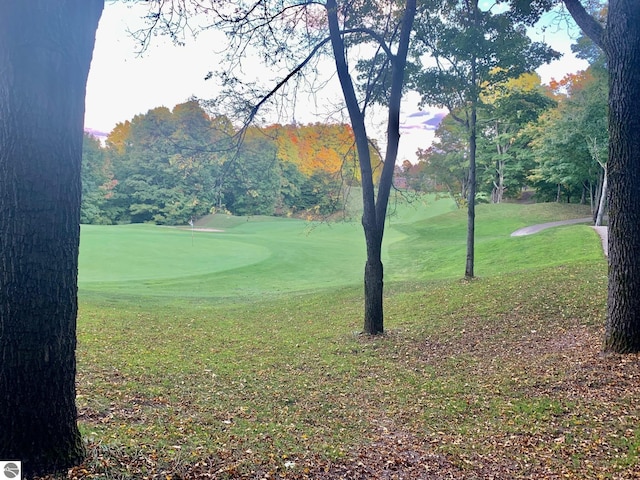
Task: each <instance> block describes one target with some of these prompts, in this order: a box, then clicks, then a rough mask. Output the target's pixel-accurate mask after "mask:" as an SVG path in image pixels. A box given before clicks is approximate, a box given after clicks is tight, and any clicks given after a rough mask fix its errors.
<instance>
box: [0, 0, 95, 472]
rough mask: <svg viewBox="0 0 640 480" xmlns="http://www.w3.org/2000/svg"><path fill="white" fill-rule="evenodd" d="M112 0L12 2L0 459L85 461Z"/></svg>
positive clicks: (5, 16) (5, 69) (6, 55)
mask: <svg viewBox="0 0 640 480" xmlns="http://www.w3.org/2000/svg"><path fill="white" fill-rule="evenodd" d="M102 8H103V0H61V1H55V2H52V1H50V0H32V1H29V2H24V1H22V0H7V1H3V2H0V218H1V219H2V222H0V295H1V297H0V459H16V460H22V461H23V462H24V463H23V468H24V473H25V475H27V476H32V475H36V474H45V473H51V472H55V471H60V470H63V469H66V468H68V467H70V466H73V465H75V464H77V463H78V462H79V461H81V460H82V458H83V446H82V441H81V438H80V433H79V430H78V427H77V422H76V417H77V411H76V406H75V373H76V363H75V347H76V314H77V272H78V246H79V238H80V227H79V218H80V193H81V188H80V168H81V159H82V137H83V134H82V132H83V121H84V97H85V89H86V81H87V76H88V72H89V66H90V63H91V56H92V52H93V45H94V41H95V33H96V29H97V25H98V20H99V18H100V15H101V12H102Z"/></svg>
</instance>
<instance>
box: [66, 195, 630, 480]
mask: <svg viewBox="0 0 640 480" xmlns="http://www.w3.org/2000/svg"><path fill="white" fill-rule="evenodd" d="M391 211H392V215H391V216H390V218H389V221H388V223H387V227H386V231H385V246H384V263H385V279H386V283H385V288H386V289H385V292H386V300H385V327H386V331H387V333H386V335H384V336H382V337H377V338H369V337H366V336H363V335H360V334H359V331H360V329H361V327H362V312H363V299H362V276H363V273H362V272H363V267H364V260H365V253H364V239H363V233H362V227H361V226H360V225H359V223H358V222H351V223H331V224H327V223H317V224H314V223H309V222H305V221H301V220H293V219H274V218H262V217H252V218H248V219H247V218H234V217H227V216H214V217H209V218H208V219H206V221H205V222H203V223H202V224H200V225H198V226H199V227H201V228H209V229H217V230H222V231H219V232H205V231H196V232H193V234H192V232H191V231H190V229H188V228H186V229H182V228H181V229H178V228H169V227H157V226H149V225H133V226H108V227H107V226H105V227H98V226H91V227H87V226H83V230H82V239H81V259H80V260H81V261H80V312H79V320H78V340H79V344H78V407H79V420H80V425H81V429H82V431H83V434H84V436H85V441H86V442H87V448H88V452H89V456H88V458H87V461H86V462H85V464H83V465H81V466H80V467H77V468H75V469H73V470H72V471H71V473H70V478H81V479H89V478H92V479H103V478H118V479H125V478H126V479H129V478H131V479H134V478H153V479H163V480H167V479H169V478H171V479H179V478H185V479H204V478H216V479H218V478H219V479H224V478H251V479H253V478H261V479H262V478H298V479H303V478H346V479H350V478H406V479H414V478H416V479H419V478H424V479H432V478H453V479H478V478H496V479H505V480H506V479H517V478H523V479H524V478H572V479H585V478H635V477H634V476H633V475H635V474H636V473H637V472H638V471H639V470H638V469H639V464H638V455H639V452H640V426H639V425H640V423H639V422H638V419H639V418H640V407H639V406H638V404H637V401H636V400H637V397H638V396H639V395H640V385H638V378H640V366H639V363H638V361H637V359H635V357H634V358H629V357H618V356H610V357H606V358H604V357H602V356H601V355H600V351H599V341H600V336H601V333H602V326H603V322H604V310H605V308H604V307H605V301H606V274H607V266H606V260H605V258H604V256H603V253H602V248H601V245H600V240H599V238H598V237H597V235H596V233H595V232H594V231H593V229H591V228H590V227H589V226H587V225H572V226H567V227H558V228H555V229H552V230H545V231H542V232H540V233H538V234H536V235H532V236H529V237H517V238H514V237H510V234H511V232H513V231H514V230H516V229H518V228H521V227H523V226H526V225H530V224H535V223H541V222H546V221H552V220H560V219H567V218H577V217H583V216H585V213H586V212H585V209H584V207H580V206H574V205H557V204H553V205H508V204H507V205H480V206H479V207H478V225H477V250H476V274H477V275H478V278H477V279H476V280H474V281H470V282H469V281H464V280H462V279H461V277H462V273H463V271H464V261H465V233H466V229H465V221H466V212H464V211H458V210H455V209H454V206H453V204H452V203H451V202H450V201H449V200H437V201H436V200H434V199H433V198H432V197H429V198H426V199H421V200H413V201H412V202H411V203H407V202H399V203H398V204H394V205H393V206H392V209H391ZM587 215H588V213H587ZM394 475H395V477H394Z"/></svg>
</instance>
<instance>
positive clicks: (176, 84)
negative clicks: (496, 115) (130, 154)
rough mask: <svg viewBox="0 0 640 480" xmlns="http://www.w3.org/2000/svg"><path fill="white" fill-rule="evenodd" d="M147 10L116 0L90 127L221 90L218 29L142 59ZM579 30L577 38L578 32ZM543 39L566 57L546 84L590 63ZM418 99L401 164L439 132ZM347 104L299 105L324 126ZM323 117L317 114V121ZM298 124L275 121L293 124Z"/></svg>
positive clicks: (96, 61) (406, 116) (93, 75)
mask: <svg viewBox="0 0 640 480" xmlns="http://www.w3.org/2000/svg"><path fill="white" fill-rule="evenodd" d="M145 11H146V10H145V7H144V6H141V5H138V6H135V5H134V6H133V7H132V6H128V5H124V4H122V3H120V2H109V1H107V3H106V5H105V9H104V12H103V14H102V18H101V20H100V25H99V27H98V32H97V37H96V45H95V49H94V54H93V61H92V64H91V71H90V74H89V81H88V84H87V97H86V114H85V127H86V128H87V129H92V130H95V131H98V132H103V133H109V132H110V131H111V130H112V129H113V127H114V126H115V125H116V124H117V123H118V122H124V121H125V120H130V119H131V118H133V116H135V115H137V114H139V113H146V112H147V111H148V110H150V109H152V108H155V107H158V106H166V107H168V108H173V107H174V106H175V105H176V104H178V103H182V102H184V101H186V100H187V99H188V98H189V97H192V96H196V97H198V98H203V99H208V98H213V97H214V96H215V95H216V93H217V91H216V84H215V80H213V79H212V80H208V81H205V79H204V78H205V75H206V74H207V72H208V71H210V70H212V69H214V68H215V65H216V49H219V48H220V46H221V43H222V41H223V37H221V36H220V34H217V33H216V32H205V33H203V34H201V35H200V36H199V37H198V38H197V39H196V40H193V39H192V38H189V37H187V38H186V46H183V47H180V46H174V45H173V44H172V43H171V42H170V40H169V39H168V38H165V37H154V39H153V41H152V43H151V45H150V47H149V48H148V49H147V50H146V52H145V53H144V54H143V55H138V54H137V50H138V45H137V44H136V42H135V40H134V39H133V38H132V37H131V35H130V34H129V33H128V31H129V30H136V29H137V28H139V27H140V26H142V25H143V23H142V20H141V17H142V15H144V12H145ZM538 30H539V29H538ZM573 33H574V35H575V31H574V32H573ZM537 35H538V37H537V39H538V40H542V39H543V40H545V41H546V42H548V43H549V44H550V45H551V46H552V47H554V48H555V49H556V50H558V51H560V52H562V53H563V54H564V56H563V58H562V59H561V60H559V61H555V62H553V63H552V64H550V65H545V66H543V67H541V68H540V69H539V70H538V73H539V74H540V75H541V77H542V80H543V82H545V83H547V82H548V81H549V80H550V79H551V78H556V79H560V78H562V77H563V76H564V75H565V74H566V73H570V72H576V71H578V70H581V69H584V68H585V67H586V63H585V62H583V61H580V60H576V59H575V58H574V57H573V55H572V54H571V50H570V42H569V40H568V36H567V33H566V28H562V29H558V28H555V27H552V28H547V29H546V31H544V32H540V31H538V32H537ZM328 68H331V66H330V65H328ZM331 73H332V72H328V75H330V74H331ZM417 100H418V99H417V98H416V97H411V96H409V97H408V98H407V99H405V101H404V103H403V109H402V110H403V114H402V125H403V131H402V133H403V134H402V139H401V145H400V153H399V156H398V161H399V162H401V161H402V160H404V159H408V160H410V161H411V162H415V161H416V156H415V151H416V150H417V148H419V147H422V148H424V147H427V146H429V145H430V143H431V140H432V139H433V131H434V130H435V126H434V123H435V122H434V121H433V118H434V116H437V115H438V114H439V113H441V111H440V110H438V109H436V108H426V109H425V111H424V112H419V111H418V110H419V109H418V107H417ZM340 101H341V95H340V92H339V89H338V88H337V83H335V82H334V87H333V91H329V92H326V96H325V97H324V100H322V99H320V100H319V102H320V103H322V102H326V103H327V105H321V104H318V103H315V104H314V103H310V104H309V105H305V106H303V108H298V110H296V112H295V117H296V118H295V119H296V120H297V121H298V122H304V123H306V122H313V121H322V120H324V119H326V111H327V109H329V107H330V106H331V104H334V103H336V102H340ZM315 113H317V115H318V116H317V117H314V114H315ZM323 114H324V115H323ZM292 119H293V118H282V119H279V120H278V119H274V121H279V122H281V123H288V122H290V121H291V120H292ZM380 123H382V122H380ZM376 130H378V131H376ZM372 132H373V133H372ZM370 135H371V136H374V137H377V138H378V139H379V141H380V143H381V144H384V138H383V136H384V130H383V129H382V127H381V128H379V129H376V128H373V127H372V129H371V131H370Z"/></svg>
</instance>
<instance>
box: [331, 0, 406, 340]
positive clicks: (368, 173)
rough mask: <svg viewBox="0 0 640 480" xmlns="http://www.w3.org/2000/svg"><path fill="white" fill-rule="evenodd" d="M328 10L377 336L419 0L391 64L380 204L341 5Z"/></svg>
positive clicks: (371, 325)
mask: <svg viewBox="0 0 640 480" xmlns="http://www.w3.org/2000/svg"><path fill="white" fill-rule="evenodd" d="M326 8H327V18H328V21H329V31H330V36H331V46H332V49H333V55H334V59H335V62H336V70H337V73H338V79H339V80H340V85H341V87H342V92H343V95H344V98H345V103H346V106H347V110H348V112H349V118H350V119H351V126H352V128H353V132H354V136H355V139H356V149H357V152H358V163H359V166H360V174H361V178H362V200H363V214H362V226H363V229H364V235H365V243H366V247H367V261H366V264H365V270H364V297H365V301H364V310H365V311H364V332H365V333H367V334H370V335H378V334H381V333H383V332H384V312H383V274H384V269H383V265H382V259H381V258H382V239H383V235H384V223H385V217H386V211H387V205H388V200H389V194H390V191H391V186H392V183H393V170H394V167H395V160H396V157H397V152H398V143H399V141H400V129H399V126H400V118H399V115H400V100H401V98H402V86H403V83H404V70H405V65H406V57H407V52H408V47H409V38H410V33H411V27H412V24H413V19H414V17H415V9H416V0H408V1H407V3H406V8H405V14H404V17H403V21H402V26H401V32H400V40H399V44H398V52H397V54H396V55H395V56H394V58H392V59H391V62H392V86H391V92H390V101H389V119H388V124H387V152H386V155H385V161H384V166H383V169H382V174H381V177H380V182H379V185H378V199H377V201H376V197H375V189H374V184H373V172H372V170H371V154H370V151H369V140H368V137H367V131H366V128H365V123H364V114H363V112H362V110H361V109H360V105H359V103H358V98H357V96H356V93H355V89H354V87H353V82H352V80H351V76H350V74H349V69H348V66H347V60H346V58H345V45H344V41H343V39H342V33H341V32H340V24H339V20H338V12H337V8H338V7H337V3H336V1H335V0H327V3H326Z"/></svg>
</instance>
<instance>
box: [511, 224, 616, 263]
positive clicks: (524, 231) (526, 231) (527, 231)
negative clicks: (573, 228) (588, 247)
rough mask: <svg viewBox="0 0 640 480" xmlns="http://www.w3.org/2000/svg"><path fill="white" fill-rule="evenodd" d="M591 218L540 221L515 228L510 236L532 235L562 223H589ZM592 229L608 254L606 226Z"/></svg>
mask: <svg viewBox="0 0 640 480" xmlns="http://www.w3.org/2000/svg"><path fill="white" fill-rule="evenodd" d="M592 221H593V218H591V217H584V218H574V219H572V220H560V221H558V222H548V223H540V224H538V225H531V226H529V227H524V228H520V229H518V230H516V231H515V232H513V233H512V234H511V236H512V237H520V236H523V235H532V234H534V233H538V232H539V231H541V230H545V229H547V228H553V227H559V226H562V225H575V224H578V223H591V222H592ZM593 229H594V230H595V231H596V232H597V233H598V235H600V239H601V241H602V249H603V250H604V254H605V256H609V238H608V237H609V235H608V229H607V227H593Z"/></svg>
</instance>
